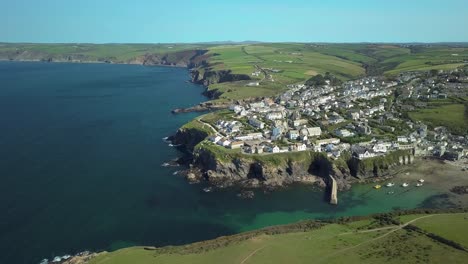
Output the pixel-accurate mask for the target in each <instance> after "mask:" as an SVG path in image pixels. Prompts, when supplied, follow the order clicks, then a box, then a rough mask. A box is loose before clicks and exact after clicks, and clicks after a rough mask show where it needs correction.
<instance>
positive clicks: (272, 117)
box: [266, 112, 283, 120]
mask: <svg viewBox="0 0 468 264" xmlns="http://www.w3.org/2000/svg"><path fill="white" fill-rule="evenodd" d="M266 118H267V119H269V120H277V119H282V118H283V114H282V113H281V112H270V113H268V114H267V116H266Z"/></svg>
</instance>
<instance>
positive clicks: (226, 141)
mask: <svg viewBox="0 0 468 264" xmlns="http://www.w3.org/2000/svg"><path fill="white" fill-rule="evenodd" d="M217 144H218V145H220V146H223V147H227V146H229V145H230V144H231V141H229V140H228V139H221V140H219V141H218V143H217Z"/></svg>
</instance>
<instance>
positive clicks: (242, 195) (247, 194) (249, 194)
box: [237, 191, 255, 199]
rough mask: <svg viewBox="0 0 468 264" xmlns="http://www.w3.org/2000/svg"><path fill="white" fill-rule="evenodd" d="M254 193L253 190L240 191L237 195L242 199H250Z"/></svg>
mask: <svg viewBox="0 0 468 264" xmlns="http://www.w3.org/2000/svg"><path fill="white" fill-rule="evenodd" d="M254 196H255V193H254V192H253V191H242V192H240V193H238V194H237V197H240V198H242V199H252V198H254Z"/></svg>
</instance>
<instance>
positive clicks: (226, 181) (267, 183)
mask: <svg viewBox="0 0 468 264" xmlns="http://www.w3.org/2000/svg"><path fill="white" fill-rule="evenodd" d="M193 166H194V167H195V168H197V170H198V171H199V172H200V173H201V174H202V175H203V176H204V178H205V179H206V180H207V181H208V182H210V183H211V184H213V185H215V186H223V187H225V186H232V185H240V186H243V187H245V188H266V187H268V188H278V187H282V186H285V185H288V184H291V183H305V184H317V185H319V186H326V185H327V184H328V178H329V175H333V176H334V177H335V179H336V180H337V182H338V187H339V189H341V190H342V189H347V188H349V183H348V182H347V178H348V177H350V175H349V173H348V174H345V173H343V172H341V171H340V170H338V169H337V168H336V167H335V166H333V165H331V163H330V161H328V159H326V158H316V159H313V161H312V163H310V164H304V163H303V162H300V161H293V160H291V161H288V162H286V163H282V164H274V163H267V162H260V161H255V160H252V159H250V158H249V157H248V156H245V157H242V156H240V157H236V158H233V159H231V160H229V159H226V160H223V159H220V158H217V157H216V156H215V155H214V154H213V153H211V152H210V151H208V150H205V149H203V148H202V149H199V150H197V152H196V153H195V155H194V161H193Z"/></svg>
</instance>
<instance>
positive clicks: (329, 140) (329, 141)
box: [315, 138, 340, 146]
mask: <svg viewBox="0 0 468 264" xmlns="http://www.w3.org/2000/svg"><path fill="white" fill-rule="evenodd" d="M339 143H340V139H339V138H327V139H321V140H317V141H316V142H315V145H318V146H322V145H328V144H339Z"/></svg>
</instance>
